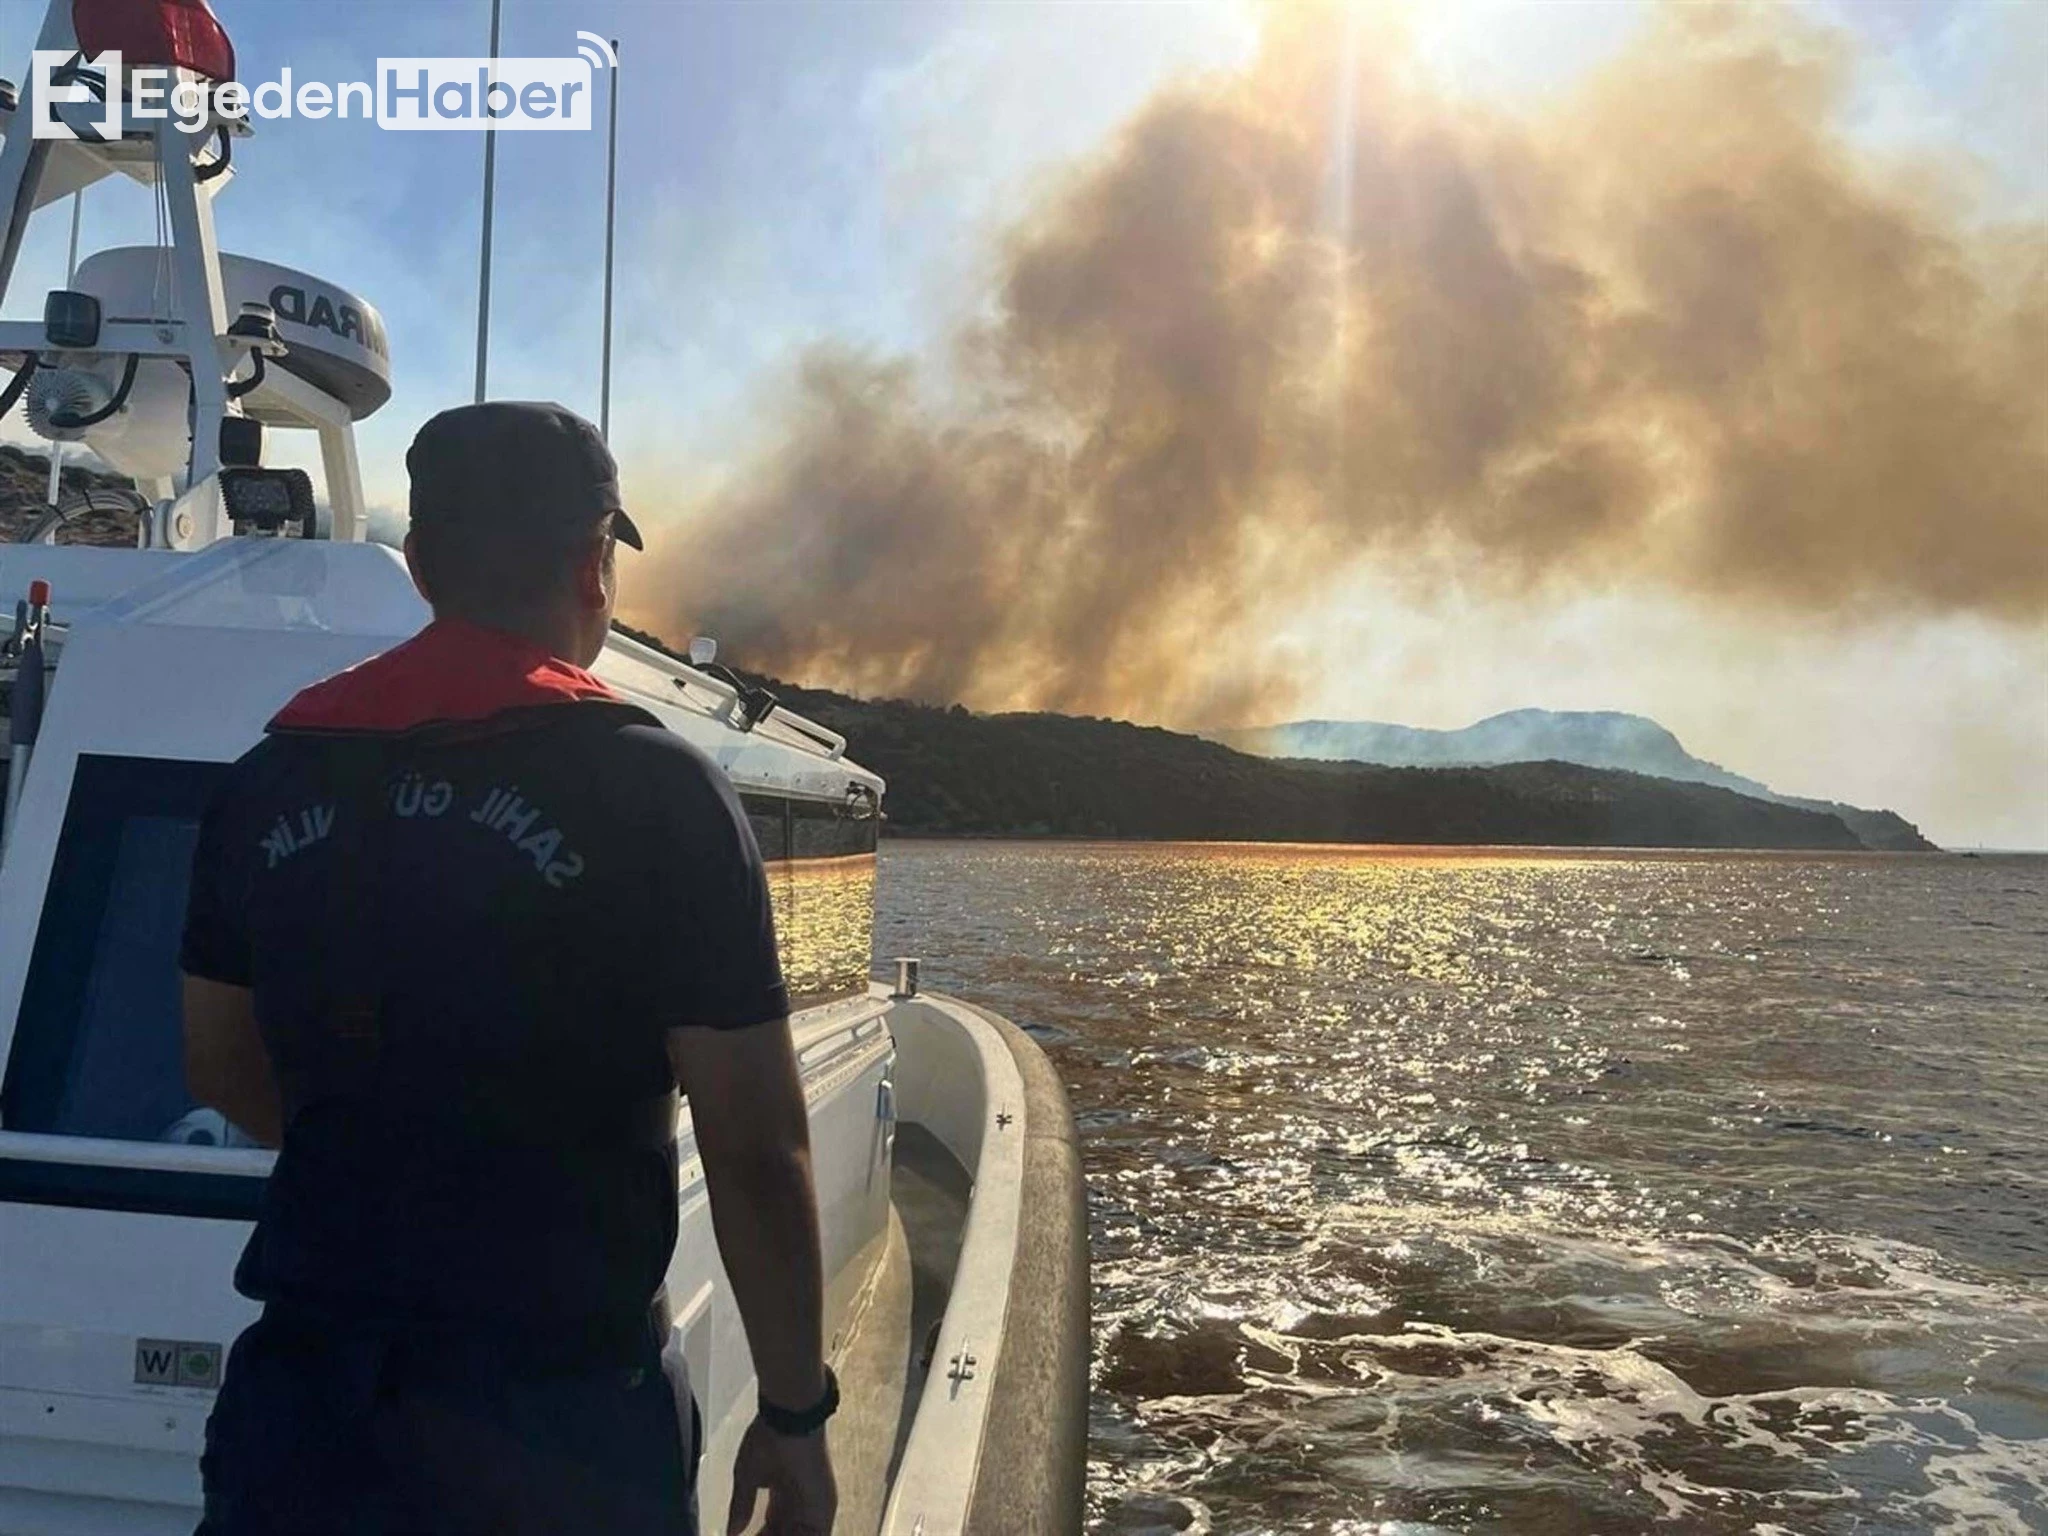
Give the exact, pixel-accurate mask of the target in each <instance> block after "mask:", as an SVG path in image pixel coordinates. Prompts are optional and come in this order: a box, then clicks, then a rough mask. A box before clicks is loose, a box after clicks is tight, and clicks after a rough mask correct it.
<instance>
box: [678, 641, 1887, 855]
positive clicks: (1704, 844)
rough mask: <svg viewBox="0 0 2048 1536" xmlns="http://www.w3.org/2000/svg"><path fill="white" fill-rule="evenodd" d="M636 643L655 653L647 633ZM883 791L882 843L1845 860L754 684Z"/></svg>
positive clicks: (1724, 807)
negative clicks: (1431, 848) (1529, 850)
mask: <svg viewBox="0 0 2048 1536" xmlns="http://www.w3.org/2000/svg"><path fill="white" fill-rule="evenodd" d="M639 638H641V639H643V640H648V641H649V643H658V642H655V641H654V640H653V638H652V637H651V636H646V635H640V636H639ZM764 681H766V682H767V684H768V686H769V687H771V688H773V689H774V690H775V692H776V693H777V695H778V696H779V697H780V698H781V700H782V702H783V703H785V704H787V705H789V706H790V707H791V708H792V709H796V710H798V711H800V712H802V713H803V714H806V715H809V716H810V717H812V718H813V719H815V720H817V721H819V722H820V723H821V724H824V725H828V726H830V727H831V728H832V729H833V730H835V731H838V732H840V733H841V734H842V735H844V736H845V737H846V738H847V740H848V742H849V743H850V746H849V752H850V755H852V756H853V757H855V758H856V759H858V760H859V761H860V762H861V763H863V764H865V765H866V766H868V767H870V768H872V769H874V770H875V771H876V772H878V773H880V774H882V775H883V776H884V777H885V778H886V779H887V780H888V781H889V792H888V797H887V799H886V800H885V802H884V806H885V809H886V810H887V812H888V817H889V828H890V830H891V831H892V832H894V833H899V834H903V833H908V834H951V835H967V836H1023V837H1102V838H1142V839H1194V840H1205V839H1214V840H1245V841H1264V842H1347V843H1444V844H1466V845H1472V844H1509V845H1524V846H1537V845H1564V846H1580V847H1599V846H1613V847H1688V848H1812V849H1858V848H1861V847H1862V846H1863V845H1862V844H1861V843H1860V842H1858V840H1857V839H1856V837H1855V836H1854V835H1853V834H1852V833H1851V832H1850V831H1849V829H1848V828H1847V827H1845V826H1844V825H1843V824H1842V823H1841V821H1840V820H1838V819H1837V818H1835V817H1833V816H1830V815H1825V814H1822V813H1820V812H1816V811H1809V810H1802V809H1799V808H1796V807H1792V806H1783V805H1777V804H1773V803H1771V802H1768V801H1762V800H1756V799H1753V798H1750V797H1747V796H1743V795H1738V794H1735V793H1733V792H1731V791H1728V790H1724V789H1717V788H1713V787H1711V786H1707V785H1699V784H1681V783H1674V782H1670V781H1666V780H1661V779H1655V778H1650V777H1647V776H1645V775H1642V774H1633V773H1621V772H1615V771H1611V770H1602V769H1595V768H1585V767H1580V766H1577V765H1573V764H1568V763H1523V764H1516V765H1513V766H1509V767H1500V768H1464V769H1416V768H1373V767H1361V766H1358V765H1354V764H1344V763H1315V762H1272V761H1267V760H1264V759H1261V758H1257V757H1252V756H1249V755H1247V754H1245V753H1242V752H1237V751H1234V750H1232V749H1231V748H1229V747H1225V746H1221V745H1219V744H1218V743H1216V742H1212V741H1204V740H1202V739H1201V738H1199V737H1195V736H1185V735H1181V734H1179V733H1177V732H1173V731H1166V730H1161V729H1159V728H1157V727H1155V726H1139V725H1130V724H1127V723H1125V722H1123V721H1119V720H1098V719H1090V718H1083V717H1077V716H1071V715H1050V714H1004V715H977V714H972V713H970V712H969V711H967V710H965V709H963V708H961V707H960V706H958V705H954V706H952V707H951V708H939V707H937V706H934V705H927V704H913V703H908V702H905V701H903V700H896V699H890V700H864V699H854V698H850V697H848V696H847V695H845V694H841V693H832V692H828V691H825V690H822V689H812V688H802V687H797V686H795V685H792V684H786V683H779V682H776V681H774V680H773V679H764Z"/></svg>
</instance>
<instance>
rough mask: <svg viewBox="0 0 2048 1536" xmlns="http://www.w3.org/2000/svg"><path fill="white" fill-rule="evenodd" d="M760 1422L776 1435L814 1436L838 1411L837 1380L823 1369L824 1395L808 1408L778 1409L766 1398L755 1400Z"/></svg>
mask: <svg viewBox="0 0 2048 1536" xmlns="http://www.w3.org/2000/svg"><path fill="white" fill-rule="evenodd" d="M757 1405H758V1407H759V1409H760V1412H761V1422H762V1423H763V1424H766V1425H767V1426H768V1427H769V1428H770V1429H772V1430H774V1431H775V1433H776V1434H778V1435H815V1434H816V1433H817V1432H818V1431H819V1430H821V1429H823V1428H824V1427H825V1421H826V1420H827V1419H829V1418H831V1417H832V1415H833V1414H835V1413H837V1412H838V1411H839V1378H838V1377H837V1376H835V1375H833V1374H832V1367H831V1366H829V1365H828V1366H826V1367H825V1395H824V1396H823V1397H821V1398H819V1399H818V1400H817V1401H816V1402H815V1403H813V1404H811V1406H810V1407H808V1408H801V1409H795V1408H778V1407H776V1406H775V1404H773V1403H771V1402H769V1401H768V1399H767V1398H765V1397H763V1398H759V1399H757Z"/></svg>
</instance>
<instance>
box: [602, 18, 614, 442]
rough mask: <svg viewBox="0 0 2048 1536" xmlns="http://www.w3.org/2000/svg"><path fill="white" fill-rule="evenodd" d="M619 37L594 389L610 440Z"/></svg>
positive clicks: (606, 153) (608, 144)
mask: <svg viewBox="0 0 2048 1536" xmlns="http://www.w3.org/2000/svg"><path fill="white" fill-rule="evenodd" d="M618 184H619V40H618V39H617V38H616V37H615V38H613V39H612V84H611V129H610V132H609V134H608V136H607V138H606V142H605V150H604V364H603V367H602V369H601V371H600V373H599V379H598V388H597V430H598V433H599V434H600V435H601V436H602V437H603V438H604V440H605V441H606V442H607V443H609V442H610V441H611V440H612V235H613V227H614V225H615V224H616V223H617V216H618V201H617V193H618Z"/></svg>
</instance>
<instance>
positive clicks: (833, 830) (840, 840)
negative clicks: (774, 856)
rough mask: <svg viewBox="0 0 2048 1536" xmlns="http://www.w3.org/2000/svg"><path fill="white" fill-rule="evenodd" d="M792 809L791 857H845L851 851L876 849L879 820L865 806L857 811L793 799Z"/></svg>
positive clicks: (865, 851) (846, 807) (867, 851)
mask: <svg viewBox="0 0 2048 1536" xmlns="http://www.w3.org/2000/svg"><path fill="white" fill-rule="evenodd" d="M790 810H791V812H792V817H791V823H790V840H791V847H790V857H791V858H796V859H841V858H845V857H847V856H848V855H849V854H859V853H873V852H874V851H875V833H876V830H877V828H878V826H879V822H878V820H877V818H876V817H875V815H874V813H873V812H872V811H871V810H869V809H868V808H867V807H865V806H863V807H860V808H859V809H858V810H856V809H855V808H853V807H849V806H844V805H823V804H820V803H818V802H817V801H814V800H795V801H792V802H790Z"/></svg>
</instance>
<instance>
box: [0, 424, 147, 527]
mask: <svg viewBox="0 0 2048 1536" xmlns="http://www.w3.org/2000/svg"><path fill="white" fill-rule="evenodd" d="M72 456H73V459H74V461H75V460H76V459H78V458H80V457H83V455H82V454H80V452H79V450H77V449H76V448H74V449H73V450H72ZM133 486H134V482H133V481H132V480H130V479H129V478H128V477H127V476H126V475H117V474H112V473H109V472H108V471H106V470H102V469H92V468H86V467H85V466H83V465H81V464H78V463H76V462H72V463H69V464H66V465H65V466H64V474H63V480H62V487H63V490H62V496H63V502H64V507H65V510H66V511H67V512H69V513H71V514H72V517H71V519H70V526H69V527H67V528H66V529H65V530H64V534H63V538H64V542H65V543H67V544H112V545H118V546H120V547H122V548H124V549H133V548H134V547H135V523H136V512H135V505H136V502H137V500H138V499H139V498H137V497H136V496H135V495H134V494H133ZM49 489H50V460H49V456H48V455H47V454H42V453H29V452H27V451H25V450H23V449H21V448H17V447H15V445H14V444H12V443H0V543H11V542H13V541H14V540H17V539H21V538H25V537H27V535H28V533H29V531H30V530H31V529H32V528H34V527H35V525H36V524H37V523H38V522H40V521H41V520H42V517H43V515H44V513H46V512H47V511H49V505H48V503H47V502H46V501H45V500H44V498H45V496H47V494H48V493H49Z"/></svg>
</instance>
